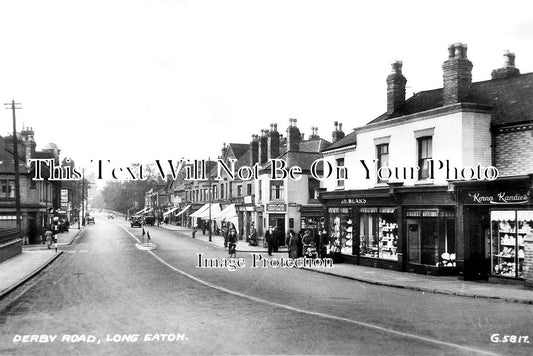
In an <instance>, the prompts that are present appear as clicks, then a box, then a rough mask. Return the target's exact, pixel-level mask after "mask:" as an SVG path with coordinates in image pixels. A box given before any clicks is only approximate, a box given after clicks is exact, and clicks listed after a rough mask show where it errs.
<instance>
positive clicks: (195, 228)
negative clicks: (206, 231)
mask: <svg viewBox="0 0 533 356" xmlns="http://www.w3.org/2000/svg"><path fill="white" fill-rule="evenodd" d="M196 230H198V229H197V227H196V225H194V226H193V227H192V238H193V239H195V238H196Z"/></svg>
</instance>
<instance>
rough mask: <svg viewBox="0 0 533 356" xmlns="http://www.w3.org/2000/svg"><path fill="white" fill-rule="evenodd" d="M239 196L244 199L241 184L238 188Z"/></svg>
mask: <svg viewBox="0 0 533 356" xmlns="http://www.w3.org/2000/svg"><path fill="white" fill-rule="evenodd" d="M237 196H238V197H242V185H240V184H239V185H238V186H237Z"/></svg>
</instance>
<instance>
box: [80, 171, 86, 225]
mask: <svg viewBox="0 0 533 356" xmlns="http://www.w3.org/2000/svg"><path fill="white" fill-rule="evenodd" d="M81 225H82V226H85V168H82V169H81Z"/></svg>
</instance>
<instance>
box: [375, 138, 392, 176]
mask: <svg viewBox="0 0 533 356" xmlns="http://www.w3.org/2000/svg"><path fill="white" fill-rule="evenodd" d="M376 157H377V169H378V170H379V169H380V168H382V167H388V166H389V144H388V143H385V144H382V145H377V146H376ZM386 181H387V179H380V176H379V175H378V182H379V183H381V182H386Z"/></svg>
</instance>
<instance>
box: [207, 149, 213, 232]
mask: <svg viewBox="0 0 533 356" xmlns="http://www.w3.org/2000/svg"><path fill="white" fill-rule="evenodd" d="M210 166H211V157H209V158H208V159H207V174H208V176H207V177H208V181H207V182H208V183H207V184H209V188H208V190H207V192H208V193H209V197H208V198H209V242H211V241H212V233H211V201H212V198H211V170H210V169H209V167H210Z"/></svg>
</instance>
